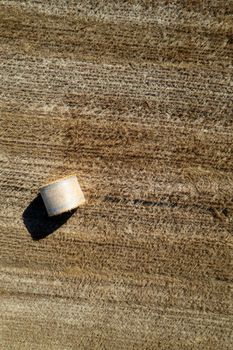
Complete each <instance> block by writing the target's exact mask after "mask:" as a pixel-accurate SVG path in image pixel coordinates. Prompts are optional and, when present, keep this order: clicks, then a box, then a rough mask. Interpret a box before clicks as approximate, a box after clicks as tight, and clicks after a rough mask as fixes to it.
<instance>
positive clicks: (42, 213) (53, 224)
mask: <svg viewBox="0 0 233 350" xmlns="http://www.w3.org/2000/svg"><path fill="white" fill-rule="evenodd" d="M75 211H76V209H74V210H72V211H69V212H67V213H63V214H60V215H57V216H52V217H49V216H48V214H47V211H46V208H45V205H44V202H43V200H42V197H41V196H40V195H38V196H37V197H36V198H34V199H33V201H32V202H31V203H30V204H29V205H28V207H27V208H26V209H25V210H24V212H23V215H22V217H23V222H24V225H25V226H26V228H27V230H28V232H29V233H30V234H31V237H32V239H33V240H35V241H38V240H40V239H43V238H45V237H47V236H48V235H50V234H51V233H53V232H54V231H56V230H57V229H58V228H59V227H61V226H62V225H63V224H64V223H66V221H67V220H68V219H69V218H70V217H71V216H72V215H73V214H74V213H75Z"/></svg>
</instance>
